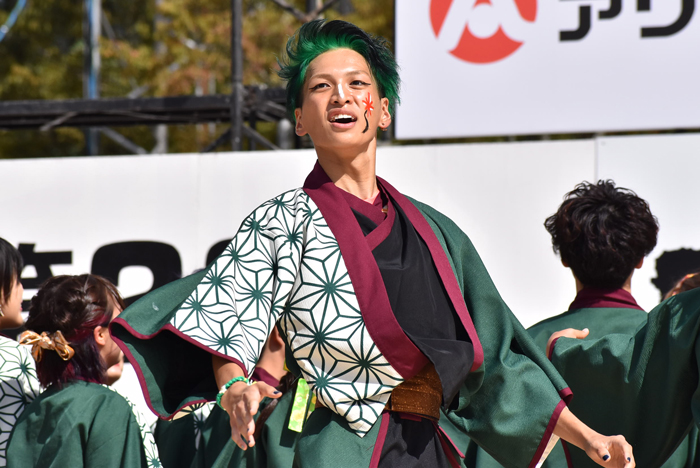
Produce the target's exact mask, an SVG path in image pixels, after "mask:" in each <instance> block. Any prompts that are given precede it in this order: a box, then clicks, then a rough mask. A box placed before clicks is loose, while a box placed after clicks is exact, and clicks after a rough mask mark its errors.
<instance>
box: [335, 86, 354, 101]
mask: <svg viewBox="0 0 700 468" xmlns="http://www.w3.org/2000/svg"><path fill="white" fill-rule="evenodd" d="M349 101H350V91H349V90H348V89H347V88H345V86H344V85H343V84H342V83H338V84H337V85H335V86H334V87H333V102H334V103H338V104H345V103H346V102H349Z"/></svg>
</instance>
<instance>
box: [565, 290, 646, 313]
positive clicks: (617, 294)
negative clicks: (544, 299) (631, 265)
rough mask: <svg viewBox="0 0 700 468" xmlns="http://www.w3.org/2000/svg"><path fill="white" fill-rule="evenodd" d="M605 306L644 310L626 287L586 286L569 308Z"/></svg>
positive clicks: (597, 307)
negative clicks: (602, 287)
mask: <svg viewBox="0 0 700 468" xmlns="http://www.w3.org/2000/svg"><path fill="white" fill-rule="evenodd" d="M604 307H606V308H607V307H610V308H626V309H638V310H644V309H642V308H641V307H639V304H637V301H635V300H634V297H632V294H630V293H629V292H627V291H625V290H624V289H598V288H584V289H582V290H581V291H579V292H578V294H576V298H575V299H574V302H572V303H571V305H570V306H569V310H578V309H599V308H604Z"/></svg>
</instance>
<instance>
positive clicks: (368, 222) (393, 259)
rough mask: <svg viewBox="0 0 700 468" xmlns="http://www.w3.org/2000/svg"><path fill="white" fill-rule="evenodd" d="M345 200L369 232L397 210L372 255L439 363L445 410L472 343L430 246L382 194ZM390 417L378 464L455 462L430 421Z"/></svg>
mask: <svg viewBox="0 0 700 468" xmlns="http://www.w3.org/2000/svg"><path fill="white" fill-rule="evenodd" d="M345 198H346V200H347V201H348V203H349V204H350V207H351V209H352V211H353V213H354V215H355V218H356V219H357V222H358V223H359V225H360V227H361V228H362V232H363V234H364V235H365V236H367V235H368V234H369V233H371V232H372V231H373V230H374V229H375V228H376V227H377V226H378V225H379V224H378V222H379V223H381V222H382V220H383V218H384V214H383V213H382V212H381V208H382V206H388V204H390V203H391V204H392V205H393V206H392V207H393V209H395V210H396V216H395V218H394V224H393V226H392V228H391V232H390V233H389V235H388V236H387V238H386V239H384V240H383V241H382V242H381V243H380V244H379V245H378V246H377V247H375V248H374V250H373V251H372V254H373V256H374V259H375V261H376V262H377V266H378V267H379V270H380V272H381V275H382V279H383V281H384V286H385V288H386V291H387V294H388V296H389V302H390V304H391V308H392V310H393V312H394V315H395V317H396V319H397V321H398V322H399V325H400V326H401V328H402V329H403V331H404V333H406V335H407V336H408V337H409V338H410V339H411V341H412V342H413V343H414V344H415V345H416V347H418V349H420V351H421V352H422V353H423V354H424V355H425V356H426V357H427V358H428V359H429V360H430V361H431V362H432V364H433V365H434V366H435V370H436V371H437V373H438V375H439V377H440V381H441V383H442V391H443V408H448V407H450V406H451V404H452V403H453V402H454V403H456V400H455V396H456V395H457V393H458V392H459V388H460V386H461V385H462V383H463V382H464V380H465V379H466V377H467V374H468V373H469V370H470V369H471V366H472V363H473V362H474V347H473V344H472V343H471V340H470V338H469V335H468V334H467V332H466V330H465V329H464V326H463V325H462V322H461V320H460V319H459V317H458V316H457V313H456V312H455V310H454V307H453V305H452V303H451V301H450V299H449V297H448V296H447V292H446V291H445V287H444V285H443V284H442V281H441V280H440V277H439V275H438V272H437V269H436V267H435V263H434V262H433V259H432V256H431V255H430V251H429V250H428V246H427V245H426V244H425V242H424V241H423V239H422V238H421V237H420V235H419V234H418V233H417V232H416V230H415V229H414V227H413V225H412V224H411V223H410V221H409V219H408V217H407V216H406V214H405V213H404V212H403V211H402V210H401V208H400V207H399V206H398V204H396V203H392V201H391V200H390V198H389V197H388V196H387V195H386V194H385V193H384V192H380V196H379V197H377V200H376V201H375V204H374V206H372V205H369V204H368V203H367V202H364V201H362V200H360V199H359V198H357V197H354V196H352V195H350V194H347V195H346V196H345ZM363 213H364V214H363ZM377 221H378V222H377ZM390 417H391V419H390V424H389V428H388V432H387V437H386V441H385V443H384V446H383V448H382V454H381V458H380V461H379V466H380V467H389V466H402V467H412V466H416V467H418V466H421V467H429V468H433V467H434V468H440V467H449V466H451V464H450V462H449V461H448V459H447V455H446V454H445V448H444V447H441V445H442V443H441V441H440V439H439V437H438V436H437V434H436V431H435V427H434V425H433V423H432V422H431V421H429V420H427V419H417V420H414V419H407V418H404V417H402V416H401V415H399V414H395V413H392V414H391V415H390Z"/></svg>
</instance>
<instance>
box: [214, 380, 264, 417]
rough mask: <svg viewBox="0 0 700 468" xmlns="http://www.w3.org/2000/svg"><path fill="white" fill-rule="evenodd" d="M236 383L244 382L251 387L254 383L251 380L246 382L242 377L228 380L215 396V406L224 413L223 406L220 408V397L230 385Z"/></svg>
mask: <svg viewBox="0 0 700 468" xmlns="http://www.w3.org/2000/svg"><path fill="white" fill-rule="evenodd" d="M236 382H245V383H246V385H253V384H254V383H255V382H253V381H252V380H248V379H247V378H246V377H243V376H241V377H234V378H232V379H231V380H229V381H228V382H226V384H225V385H224V386H223V387H221V390H219V393H217V394H216V404H217V406H218V407H219V408H221V409H222V410H224V411H226V410H225V409H224V407H223V406H221V397H223V396H224V393H226V390H228V389H229V387H230V386H231V385H233V384H235V383H236Z"/></svg>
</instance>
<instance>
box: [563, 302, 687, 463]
mask: <svg viewBox="0 0 700 468" xmlns="http://www.w3.org/2000/svg"><path fill="white" fill-rule="evenodd" d="M589 328H590V329H591V333H593V332H594V328H593V327H592V326H590V327H589ZM698 334H700V289H695V290H692V291H688V292H685V293H682V294H678V295H677V296H674V297H672V298H670V299H668V300H666V301H664V302H662V303H661V304H659V305H658V306H657V307H655V308H654V309H653V310H652V311H651V312H649V314H648V317H647V320H646V323H643V324H642V325H641V326H640V327H638V328H637V329H636V330H634V331H632V332H628V333H616V334H607V335H605V336H603V337H601V338H598V339H584V340H575V339H570V338H559V339H557V340H556V341H555V343H554V345H553V346H552V357H551V359H552V363H553V364H554V365H555V366H556V367H557V369H559V370H560V371H561V373H562V375H564V376H566V380H567V382H568V383H569V384H570V385H571V388H573V389H576V398H574V399H573V401H572V407H573V408H574V409H575V411H576V413H575V414H576V415H577V416H578V417H579V418H581V420H582V421H583V422H584V423H586V424H588V425H589V426H590V427H591V428H592V429H594V430H596V431H599V432H602V433H608V434H623V435H624V436H625V438H626V439H627V441H628V442H629V443H630V444H631V445H632V447H633V448H634V457H635V461H636V463H637V466H640V467H650V468H654V467H659V466H662V465H663V463H664V461H665V460H666V459H667V458H668V457H670V456H671V454H673V453H674V450H676V447H677V446H678V445H679V444H681V441H683V439H684V438H685V436H686V435H687V434H688V431H690V430H691V426H693V418H694V419H695V425H697V424H698V422H700V411H699V408H700V406H699V405H700V400H699V398H700V392H699V391H698V390H699V386H698V352H699V351H700V348H699V347H698ZM586 389H590V390H586ZM694 434H695V435H693V436H692V437H690V438H687V439H685V441H683V443H684V444H686V443H687V445H686V447H687V452H683V450H685V449H684V448H682V447H681V448H679V450H680V451H676V453H675V454H674V457H673V459H672V460H669V462H668V463H672V462H673V460H678V459H679V458H680V461H679V464H676V465H671V466H688V467H690V466H697V463H698V462H697V461H696V460H695V453H696V451H697V432H694ZM684 454H687V456H685V461H684V460H683V458H684V457H683V455H684ZM573 455H574V453H573V451H572V456H573ZM580 463H581V465H580V466H588V465H583V461H581V462H580ZM574 466H575V467H578V466H579V461H578V460H575V461H574ZM663 466H667V465H663Z"/></svg>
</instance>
